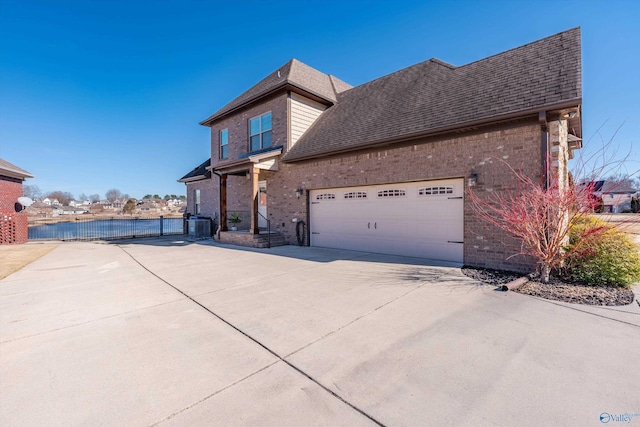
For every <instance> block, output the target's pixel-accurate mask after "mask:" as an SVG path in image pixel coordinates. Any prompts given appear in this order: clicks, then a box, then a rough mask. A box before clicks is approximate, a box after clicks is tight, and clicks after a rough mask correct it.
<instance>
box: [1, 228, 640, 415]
mask: <svg viewBox="0 0 640 427" xmlns="http://www.w3.org/2000/svg"><path fill="white" fill-rule="evenodd" d="M179 239H180V238H162V239H144V240H137V241H135V240H131V241H128V242H124V243H121V244H107V243H66V244H62V245H60V246H59V247H58V248H57V249H55V250H54V251H53V252H51V253H49V254H48V255H46V256H45V257H43V258H41V259H39V260H38V261H36V262H34V263H33V264H31V265H29V266H27V267H26V268H24V269H23V270H21V271H19V272H17V273H15V274H13V275H11V276H9V277H7V278H6V279H4V280H2V281H0V425H3V426H5V425H6V426H9V425H11V426H43V425H60V426H71V425H90V426H96V425H110V426H124V425H127V426H147V425H161V426H194V425H203V426H210V425H225V426H227V425H247V426H249V425H250V426H256V425H261V426H262V425H273V426H284V425H291V426H306V425H322V426H333V425H345V426H359V425H389V426H400V425H473V426H478V425H505V426H513V425H519V426H527V425H532V426H533V425H535V426H538V425H602V423H601V421H600V417H601V416H602V417H604V418H603V419H606V416H609V417H616V416H619V415H624V414H628V415H629V420H630V423H629V424H630V425H638V426H640V392H639V390H640V389H639V386H638V384H640V369H638V366H639V364H638V362H639V361H640V308H639V307H638V305H637V302H634V305H632V306H627V307H622V308H600V307H594V308H585V307H584V306H575V305H569V304H562V303H553V302H549V301H544V300H540V299H536V298H532V297H528V296H523V295H519V294H515V293H512V292H509V293H502V292H496V291H494V290H493V288H492V287H489V286H482V285H481V284H479V283H477V282H474V281H473V280H471V279H469V278H467V277H465V276H463V275H462V274H461V273H460V270H459V269H458V268H456V267H455V266H452V265H449V266H447V265H445V264H435V263H429V262H427V261H425V260H415V259H407V258H399V257H391V256H382V255H373V254H367V253H361V252H348V251H338V250H325V249H318V248H299V247H280V248H273V249H265V250H248V249H244V248H237V247H233V246H222V245H217V244H214V243H211V242H207V241H205V242H185V241H181V240H179ZM605 413H606V415H605ZM636 414H637V416H635V415H636ZM610 420H611V422H612V423H613V424H617V423H618V422H617V421H615V418H610Z"/></svg>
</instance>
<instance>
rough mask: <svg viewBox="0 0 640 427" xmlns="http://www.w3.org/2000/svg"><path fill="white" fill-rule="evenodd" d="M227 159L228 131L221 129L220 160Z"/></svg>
mask: <svg viewBox="0 0 640 427" xmlns="http://www.w3.org/2000/svg"><path fill="white" fill-rule="evenodd" d="M228 157H229V129H222V130H221V131H220V158H221V159H226V158H228Z"/></svg>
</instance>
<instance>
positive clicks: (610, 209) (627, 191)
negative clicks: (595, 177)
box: [582, 180, 638, 213]
mask: <svg viewBox="0 0 640 427" xmlns="http://www.w3.org/2000/svg"><path fill="white" fill-rule="evenodd" d="M582 185H585V184H582ZM586 185H589V186H590V187H591V188H592V190H591V192H592V194H593V196H594V197H598V198H600V199H601V200H602V205H603V206H604V212H607V213H622V212H631V200H632V199H633V198H634V197H637V195H638V189H635V188H633V187H631V185H630V184H629V183H628V182H617V181H606V180H602V181H592V182H589V183H588V184H586Z"/></svg>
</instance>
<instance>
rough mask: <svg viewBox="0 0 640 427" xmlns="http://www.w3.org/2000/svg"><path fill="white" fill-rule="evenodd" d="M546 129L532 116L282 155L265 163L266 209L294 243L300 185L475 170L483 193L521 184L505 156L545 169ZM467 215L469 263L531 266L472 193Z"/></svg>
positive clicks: (301, 202)
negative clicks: (399, 140)
mask: <svg viewBox="0 0 640 427" xmlns="http://www.w3.org/2000/svg"><path fill="white" fill-rule="evenodd" d="M540 132H541V131H540V127H539V125H538V124H537V122H536V121H534V120H531V121H523V122H517V123H511V124H510V125H503V126H502V127H494V128H491V129H487V130H485V131H476V132H473V133H466V134H465V135H464V136H456V137H443V138H430V139H423V140H419V141H415V142H413V143H406V144H402V145H396V146H393V147H389V148H378V149H369V150H362V151H358V152H354V153H350V154H344V155H336V156H333V157H328V158H324V159H321V160H309V161H303V162H296V163H281V165H280V170H279V171H278V172H269V171H260V180H263V179H266V180H267V182H268V184H267V194H268V210H267V212H268V216H269V219H271V223H272V229H275V230H276V231H279V232H281V233H282V234H283V235H284V236H285V238H286V239H287V241H288V242H289V243H291V244H295V243H296V233H295V224H294V223H292V222H291V220H292V218H294V217H297V218H301V219H303V220H305V221H306V220H307V201H306V197H301V198H300V199H298V198H297V197H296V189H297V188H298V187H302V188H304V189H305V190H312V189H322V188H336V187H346V186H360V185H373V184H387V183H399V182H405V181H422V180H432V179H445V178H463V177H464V178H466V177H468V176H469V175H470V174H471V173H472V172H475V173H477V174H478V184H477V186H476V187H474V191H475V192H476V193H477V194H478V195H479V197H483V196H484V197H486V196H487V195H488V194H490V192H492V191H496V190H507V189H509V188H515V182H514V180H513V176H512V175H511V173H510V172H509V170H508V168H507V167H506V166H505V165H504V164H503V163H501V160H504V161H506V162H508V163H509V164H511V165H512V166H514V167H517V168H522V169H523V171H524V172H525V173H526V174H528V175H529V176H532V177H542V153H541V147H540V137H541V133H540ZM465 183H466V181H465ZM465 191H468V187H465ZM247 205H248V203H247ZM464 218H465V224H464V241H465V245H464V248H465V249H464V262H465V264H467V265H474V266H479V267H492V268H503V269H508V270H514V271H522V272H527V271H531V269H532V268H533V266H534V264H533V261H532V260H531V259H528V258H525V257H523V256H517V257H513V258H510V259H507V258H509V257H510V256H512V255H513V254H514V253H517V252H518V247H519V244H518V242H517V241H515V240H514V239H513V238H510V237H509V236H508V235H506V233H504V232H501V231H500V230H496V229H491V228H487V226H486V225H485V224H484V223H482V222H481V221H480V220H479V219H478V218H477V217H475V215H474V213H473V211H472V208H471V205H470V203H469V198H468V197H465V201H464Z"/></svg>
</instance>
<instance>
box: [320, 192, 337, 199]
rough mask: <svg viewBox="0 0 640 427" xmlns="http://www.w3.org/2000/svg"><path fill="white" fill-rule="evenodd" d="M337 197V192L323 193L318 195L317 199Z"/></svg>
mask: <svg viewBox="0 0 640 427" xmlns="http://www.w3.org/2000/svg"><path fill="white" fill-rule="evenodd" d="M335 198H336V195H335V193H322V194H317V195H316V200H333V199H335Z"/></svg>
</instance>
